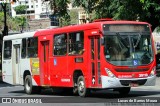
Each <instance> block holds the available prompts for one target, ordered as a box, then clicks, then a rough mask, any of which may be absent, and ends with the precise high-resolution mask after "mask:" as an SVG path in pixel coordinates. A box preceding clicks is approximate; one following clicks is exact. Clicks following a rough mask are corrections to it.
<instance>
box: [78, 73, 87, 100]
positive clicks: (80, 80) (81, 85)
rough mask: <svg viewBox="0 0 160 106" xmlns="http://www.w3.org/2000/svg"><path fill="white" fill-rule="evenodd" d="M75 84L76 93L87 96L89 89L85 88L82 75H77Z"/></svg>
mask: <svg viewBox="0 0 160 106" xmlns="http://www.w3.org/2000/svg"><path fill="white" fill-rule="evenodd" d="M77 86H78V94H79V96H81V97H85V96H88V94H89V89H87V88H86V85H85V79H84V77H83V76H79V77H78V82H77Z"/></svg>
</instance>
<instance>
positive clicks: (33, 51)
mask: <svg viewBox="0 0 160 106" xmlns="http://www.w3.org/2000/svg"><path fill="white" fill-rule="evenodd" d="M37 54H38V38H28V39H27V57H37V56H38V55H37Z"/></svg>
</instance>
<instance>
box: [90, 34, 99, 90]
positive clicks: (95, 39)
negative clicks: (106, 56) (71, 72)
mask: <svg viewBox="0 0 160 106" xmlns="http://www.w3.org/2000/svg"><path fill="white" fill-rule="evenodd" d="M89 39H90V40H89V41H90V43H89V44H90V52H89V57H90V64H91V65H90V69H91V75H92V77H91V83H92V87H98V86H100V85H101V77H100V75H101V73H100V36H90V37H89Z"/></svg>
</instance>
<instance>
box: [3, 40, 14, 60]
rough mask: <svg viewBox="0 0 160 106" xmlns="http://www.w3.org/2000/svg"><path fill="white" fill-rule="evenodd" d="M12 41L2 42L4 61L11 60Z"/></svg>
mask: <svg viewBox="0 0 160 106" xmlns="http://www.w3.org/2000/svg"><path fill="white" fill-rule="evenodd" d="M11 54H12V41H4V55H3V57H4V59H11Z"/></svg>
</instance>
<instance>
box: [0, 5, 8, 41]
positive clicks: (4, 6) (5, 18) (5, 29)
mask: <svg viewBox="0 0 160 106" xmlns="http://www.w3.org/2000/svg"><path fill="white" fill-rule="evenodd" d="M1 6H2V8H3V12H4V29H3V31H2V33H3V36H6V35H8V26H7V14H6V13H7V12H6V7H7V3H1ZM2 38H3V37H2Z"/></svg>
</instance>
